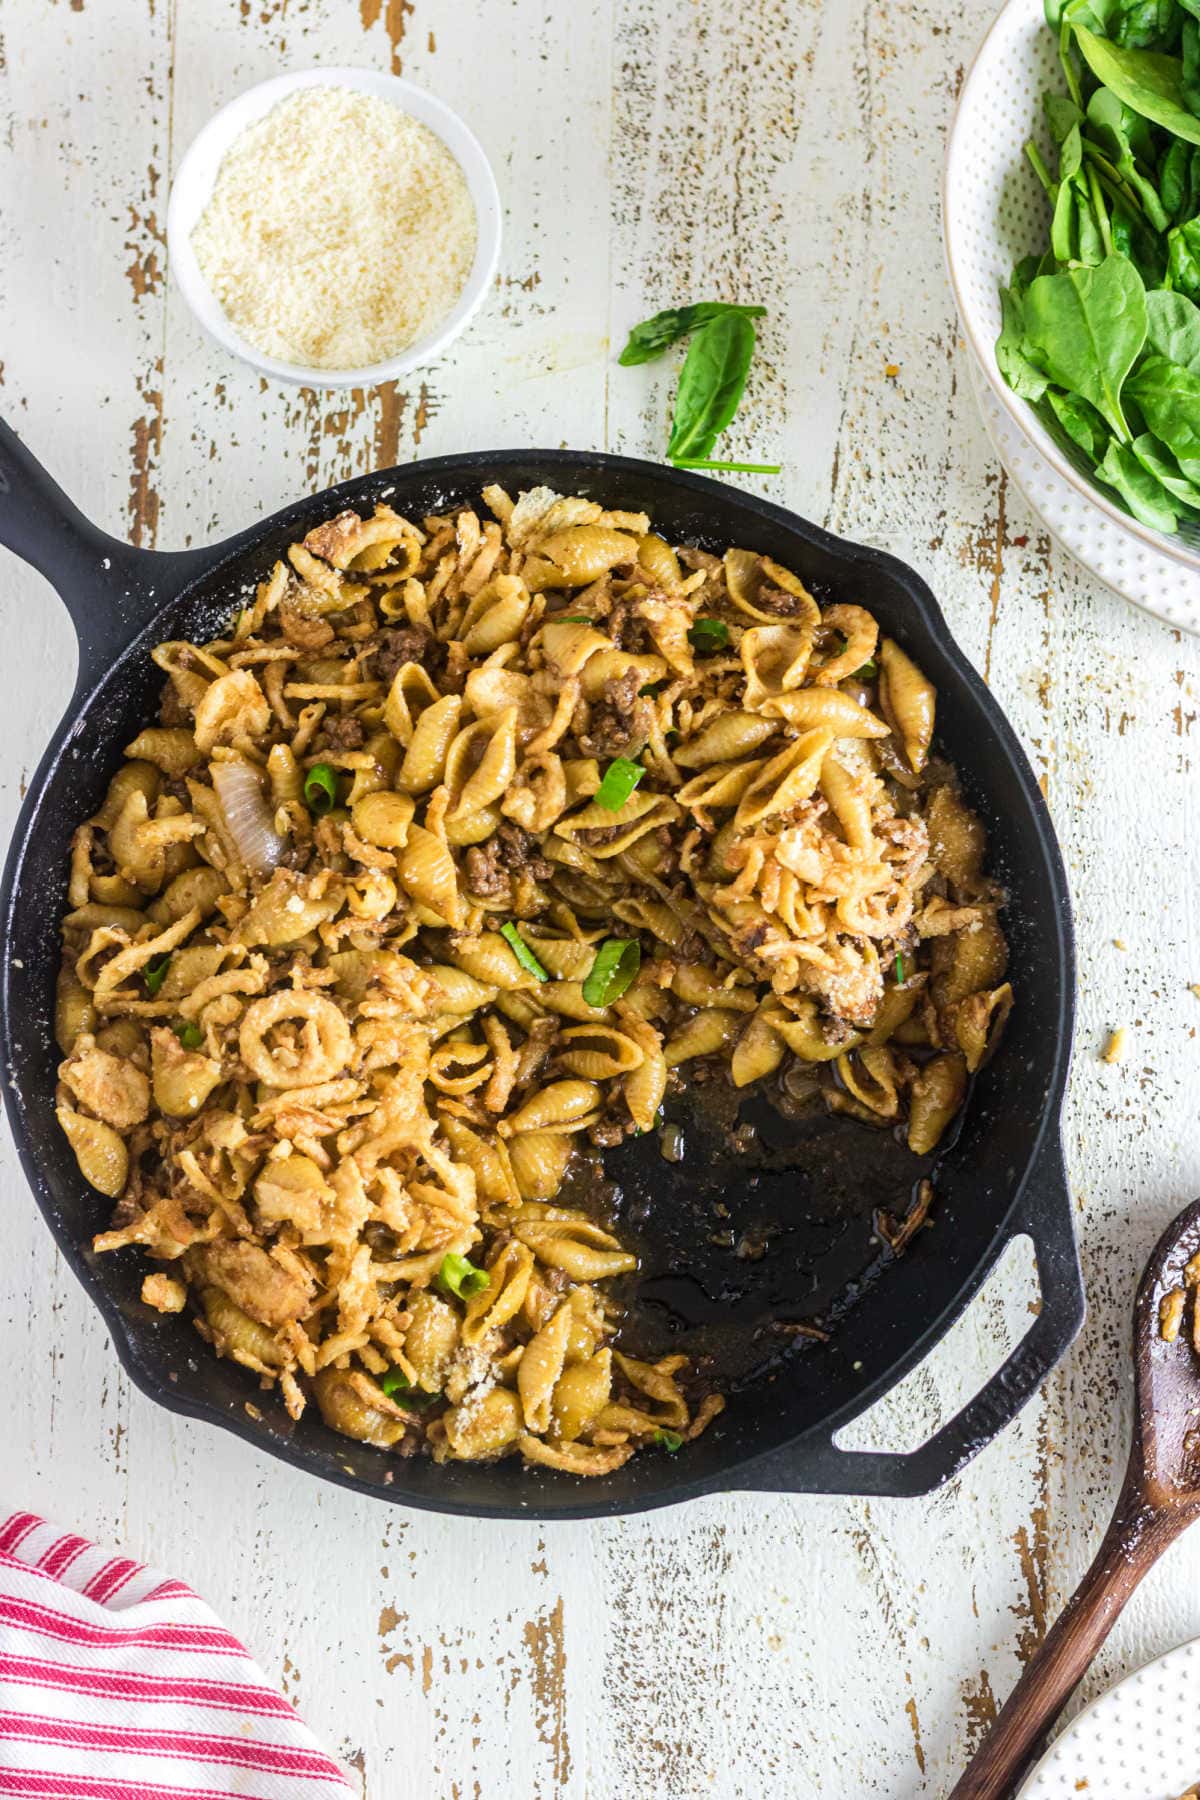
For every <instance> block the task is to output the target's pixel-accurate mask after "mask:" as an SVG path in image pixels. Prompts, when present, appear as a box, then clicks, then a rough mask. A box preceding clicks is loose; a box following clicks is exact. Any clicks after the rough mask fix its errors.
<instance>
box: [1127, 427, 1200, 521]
mask: <svg viewBox="0 0 1200 1800" xmlns="http://www.w3.org/2000/svg"><path fill="white" fill-rule="evenodd" d="M1132 449H1133V454H1134V455H1135V456H1136V457H1137V459H1138V461H1139V462H1140V463H1141V465H1142V467H1143V468H1144V469H1146V470H1148V471H1149V473H1150V474H1151V475H1153V476H1154V477H1155V479H1156V480H1157V481H1159V482H1161V484H1162V486H1163V487H1164V488H1166V490H1167V492H1168V494H1170V495H1171V496H1172V497H1173V498H1174V499H1176V500H1178V501H1180V502H1181V503H1182V504H1183V505H1184V506H1186V507H1187V508H1188V510H1189V511H1190V512H1196V513H1200V487H1198V486H1197V485H1196V483H1195V482H1194V481H1189V480H1188V478H1187V476H1186V475H1185V474H1184V472H1183V470H1182V469H1181V468H1180V467H1179V464H1178V462H1177V461H1176V460H1175V458H1174V457H1173V456H1172V455H1171V452H1170V451H1169V450H1168V449H1167V446H1166V445H1165V444H1161V443H1160V442H1159V441H1158V439H1157V438H1156V437H1155V436H1154V434H1153V432H1150V431H1143V432H1142V433H1141V435H1140V437H1135V438H1134V440H1133V444H1132Z"/></svg>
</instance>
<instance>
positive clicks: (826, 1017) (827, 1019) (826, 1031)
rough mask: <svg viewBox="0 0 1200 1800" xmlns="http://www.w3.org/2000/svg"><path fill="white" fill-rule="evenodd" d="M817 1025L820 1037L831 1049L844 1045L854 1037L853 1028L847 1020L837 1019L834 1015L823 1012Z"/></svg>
mask: <svg viewBox="0 0 1200 1800" xmlns="http://www.w3.org/2000/svg"><path fill="white" fill-rule="evenodd" d="M818 1023H819V1025H820V1028H821V1036H822V1037H823V1038H824V1039H825V1042H826V1043H827V1044H828V1045H829V1047H830V1048H831V1049H832V1048H833V1047H834V1046H835V1045H840V1044H844V1043H846V1042H847V1041H848V1040H849V1039H850V1038H852V1037H853V1036H854V1035H855V1027H854V1026H853V1025H851V1024H850V1022H849V1020H848V1019H841V1018H839V1017H838V1015H837V1014H836V1013H831V1012H823V1013H822V1014H821V1015H820V1018H819V1020H818Z"/></svg>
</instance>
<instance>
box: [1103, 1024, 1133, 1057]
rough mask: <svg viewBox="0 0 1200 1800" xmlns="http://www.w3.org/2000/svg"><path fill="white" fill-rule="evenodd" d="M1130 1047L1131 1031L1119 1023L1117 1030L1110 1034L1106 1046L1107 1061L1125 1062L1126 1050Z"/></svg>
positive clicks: (1105, 1055)
mask: <svg viewBox="0 0 1200 1800" xmlns="http://www.w3.org/2000/svg"><path fill="white" fill-rule="evenodd" d="M1128 1048H1129V1033H1128V1032H1127V1031H1126V1029H1125V1027H1124V1025H1118V1026H1117V1028H1116V1030H1115V1031H1110V1032H1109V1034H1108V1042H1107V1044H1105V1046H1104V1060H1105V1062H1106V1063H1118V1062H1124V1060H1125V1052H1126V1050H1127V1049H1128Z"/></svg>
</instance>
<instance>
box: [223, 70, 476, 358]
mask: <svg viewBox="0 0 1200 1800" xmlns="http://www.w3.org/2000/svg"><path fill="white" fill-rule="evenodd" d="M475 240H476V219H475V208H474V204H473V202H472V200H471V195H470V192H469V190H468V188H467V182H466V177H465V176H464V174H463V171H462V169H461V167H460V166H459V164H458V162H457V161H456V160H455V158H454V157H453V156H452V155H451V153H450V151H449V150H448V149H447V148H446V146H445V145H444V144H443V143H442V141H441V139H440V138H439V137H437V136H436V135H435V134H434V133H433V132H432V131H430V130H429V129H428V128H427V127H426V126H424V125H421V124H419V123H418V122H417V120H416V119H413V118H410V117H409V116H408V114H407V113H404V112H401V111H400V110H399V108H397V107H395V106H392V105H391V104H390V103H389V102H388V101H386V100H381V99H379V98H378V97H377V96H376V95H374V94H364V93H360V92H359V91H358V90H356V89H352V88H339V87H312V88H304V89H302V90H301V91H300V92H298V93H295V94H292V95H291V96H290V97H289V98H288V99H286V100H284V101H282V102H281V103H280V105H278V106H277V107H275V108H273V110H272V111H271V112H269V113H267V114H266V115H265V116H264V117H263V118H261V119H259V120H257V121H256V122H255V124H253V125H251V126H249V127H247V129H246V130H245V131H244V132H242V134H241V136H240V137H238V138H237V139H236V140H235V141H234V143H233V144H232V146H231V147H230V149H229V150H228V151H227V152H226V154H225V157H224V159H223V160H222V163H221V167H220V170H219V171H218V174H217V180H216V184H215V186H214V188H213V192H212V195H211V197H210V199H209V202H208V205H207V206H206V207H205V209H204V213H203V216H202V217H201V219H200V222H199V224H198V225H197V226H196V228H195V230H194V231H193V233H192V247H193V249H194V250H195V252H196V258H197V261H198V262H199V264H200V268H201V270H202V271H203V274H204V276H205V279H206V280H207V281H208V283H209V286H210V287H211V288H212V290H213V293H214V294H215V295H216V297H217V299H218V300H219V302H220V304H221V306H222V307H223V309H224V311H225V313H226V316H227V317H228V319H229V322H230V324H231V325H232V326H233V327H234V328H235V330H237V331H238V332H240V333H241V335H242V336H243V337H244V338H245V339H246V340H247V341H248V342H249V343H251V344H253V345H254V347H255V348H256V349H258V350H261V351H262V352H263V353H264V354H265V355H268V356H272V357H274V358H276V359H277V360H278V361H280V362H288V363H295V364H302V365H307V366H308V367H310V368H316V369H350V368H358V367H362V366H365V365H368V364H371V363H377V362H382V361H384V360H385V358H387V357H389V356H394V355H397V354H398V353H399V352H400V351H401V350H404V349H405V348H406V347H407V346H408V345H409V344H411V343H414V342H415V341H416V340H417V339H418V338H421V337H423V336H425V335H427V333H428V332H429V331H431V330H432V329H433V327H434V326H436V325H437V324H438V323H439V321H440V320H442V319H443V318H445V316H446V315H447V314H448V313H449V312H450V311H451V309H452V307H453V306H454V303H455V301H456V300H457V299H458V296H459V294H460V293H461V292H462V289H463V287H464V285H465V283H466V280H467V277H468V275H469V274H470V271H471V264H472V262H473V261H474V257H475Z"/></svg>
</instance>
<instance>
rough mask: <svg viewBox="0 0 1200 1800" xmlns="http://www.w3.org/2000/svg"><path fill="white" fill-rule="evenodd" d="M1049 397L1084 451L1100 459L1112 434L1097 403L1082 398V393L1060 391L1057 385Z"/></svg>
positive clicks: (1069, 434)
mask: <svg viewBox="0 0 1200 1800" xmlns="http://www.w3.org/2000/svg"><path fill="white" fill-rule="evenodd" d="M1046 399H1047V401H1048V402H1049V404H1050V407H1051V410H1052V411H1053V414H1054V417H1055V418H1056V419H1057V421H1058V423H1059V425H1060V426H1061V427H1062V429H1063V431H1064V432H1065V433H1066V435H1067V437H1068V438H1069V439H1070V441H1071V442H1072V443H1073V444H1075V445H1076V446H1077V447H1078V448H1079V449H1080V450H1082V451H1083V453H1084V455H1085V456H1086V457H1087V459H1088V461H1089V462H1091V463H1098V462H1100V461H1101V460H1102V459H1103V456H1104V452H1105V448H1106V447H1107V445H1108V443H1109V440H1110V438H1111V435H1112V434H1111V433H1110V431H1109V429H1108V426H1107V425H1106V424H1105V423H1104V420H1103V419H1102V418H1101V417H1100V414H1099V413H1098V412H1097V411H1096V409H1095V407H1094V406H1091V405H1090V404H1089V403H1088V401H1086V400H1081V399H1080V397H1079V395H1078V394H1064V393H1060V392H1059V390H1058V389H1057V388H1051V389H1050V390H1049V391H1048V393H1047V395H1046Z"/></svg>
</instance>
